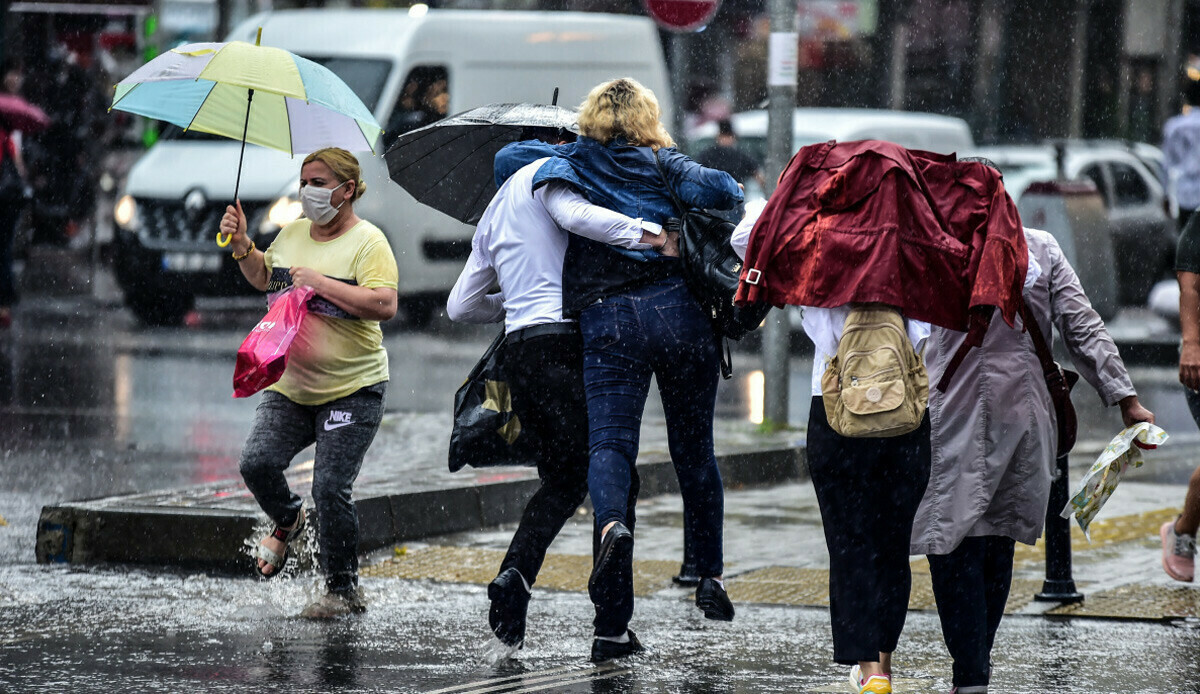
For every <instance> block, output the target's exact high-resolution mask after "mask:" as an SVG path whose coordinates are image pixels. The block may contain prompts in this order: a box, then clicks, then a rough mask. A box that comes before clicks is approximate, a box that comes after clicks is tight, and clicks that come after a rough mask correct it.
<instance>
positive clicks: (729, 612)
mask: <svg viewBox="0 0 1200 694" xmlns="http://www.w3.org/2000/svg"><path fill="white" fill-rule="evenodd" d="M696 607H699V608H700V609H701V610H704V616H705V617H707V618H708V619H715V620H718V621H721V622H732V621H733V603H732V602H730V600H729V595H728V594H726V593H725V589H724V588H722V587H721V584H720V583H717V580H716V579H715V578H702V579H700V585H699V586H698V587H697V588H696Z"/></svg>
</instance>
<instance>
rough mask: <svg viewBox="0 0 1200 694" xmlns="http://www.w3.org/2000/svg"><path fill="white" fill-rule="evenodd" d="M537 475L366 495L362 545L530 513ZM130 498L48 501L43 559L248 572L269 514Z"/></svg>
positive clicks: (40, 546)
mask: <svg viewBox="0 0 1200 694" xmlns="http://www.w3.org/2000/svg"><path fill="white" fill-rule="evenodd" d="M717 464H718V465H719V466H720V468H721V476H722V479H723V481H724V484H725V487H726V488H730V489H739V488H744V487H753V486H768V485H773V484H779V483H782V482H788V481H794V480H798V479H804V478H806V477H807V474H808V471H807V467H806V465H805V459H804V449H803V448H802V447H772V448H746V449H744V450H735V451H732V452H726V453H722V454H719V455H718V456H717ZM638 472H639V474H640V475H641V483H642V487H641V495H642V496H643V497H649V496H656V495H659V494H667V493H674V492H678V489H679V486H678V483H677V481H676V478H675V471H674V468H673V467H672V466H671V463H670V461H669V460H667V459H662V458H652V459H643V460H641V461H639V463H638ZM228 486H229V483H228V482H225V483H217V484H208V485H200V486H197V487H189V488H185V489H182V490H178V496H180V497H192V496H201V495H203V493H204V492H205V490H209V489H212V490H215V489H218V488H222V487H224V488H227V487H228ZM537 488H538V481H537V480H536V479H520V480H508V481H501V482H495V483H489V484H479V485H472V486H460V487H449V488H445V489H436V490H429V491H418V492H402V493H397V494H389V495H381V496H371V497H362V498H358V499H357V500H356V506H357V509H358V522H359V546H358V550H359V552H360V553H366V552H372V551H375V550H378V549H382V548H384V547H387V546H390V545H394V544H396V543H399V542H406V541H409V540H416V539H420V538H424V537H429V536H432V535H442V534H446V533H454V532H465V531H471V530H479V529H483V528H488V527H494V526H496V525H500V524H503V523H511V522H515V521H517V520H519V519H520V517H521V513H522V511H523V510H524V508H525V504H526V502H527V501H528V500H529V498H530V497H531V496H532V495H533V493H534V492H535V491H536V490H537ZM123 498H125V499H128V497H113V498H109V499H95V500H89V501H79V502H72V503H67V504H59V505H55V506H46V507H44V508H43V509H42V513H41V517H40V518H39V519H38V528H37V544H36V555H37V561H38V563H39V564H45V563H56V562H57V563H69V564H102V563H117V564H138V565H155V566H178V567H185V568H191V569H201V570H208V571H218V572H235V571H236V572H238V573H244V569H245V566H246V561H247V560H246V548H245V545H244V540H246V539H247V538H248V537H250V535H251V534H252V533H253V532H254V528H255V527H256V526H258V525H259V524H260V523H262V518H261V516H260V515H258V514H257V513H251V512H245V511H234V510H227V509H215V508H203V507H194V506H193V507H184V506H165V505H164V506H147V505H144V504H142V505H138V504H137V503H136V502H132V501H131V500H128V501H124V502H123V501H122V499H123Z"/></svg>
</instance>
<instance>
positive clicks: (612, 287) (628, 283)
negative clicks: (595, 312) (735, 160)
mask: <svg viewBox="0 0 1200 694" xmlns="http://www.w3.org/2000/svg"><path fill="white" fill-rule="evenodd" d="M544 157H551V159H550V160H549V161H547V162H546V163H544V164H542V166H541V168H540V169H538V172H537V174H535V175H534V179H533V185H534V187H535V188H536V187H537V186H539V185H542V184H544V183H548V182H550V181H555V180H557V181H564V182H566V183H570V184H571V185H573V186H574V187H575V188H576V189H577V190H579V192H580V194H582V195H583V196H584V197H585V198H587V200H588V201H589V202H591V203H592V204H594V205H599V206H600V207H606V208H608V209H610V210H614V211H616V212H621V213H623V214H626V215H628V216H630V217H641V218H642V219H645V220H646V221H650V222H656V223H658V224H662V223H663V222H665V221H666V220H667V219H668V218H670V217H678V216H679V214H680V213H679V212H678V211H677V210H676V209H675V204H674V203H673V202H672V201H671V196H670V194H669V193H668V192H667V190H666V185H665V183H664V181H663V178H662V175H661V174H659V172H658V167H657V166H656V165H655V163H654V153H653V152H652V151H651V149H650V148H649V147H632V146H630V145H628V144H627V143H625V142H624V141H622V140H614V141H613V142H612V143H610V144H609V145H607V146H605V145H602V144H600V143H599V142H597V141H596V140H593V139H591V138H587V137H581V138H579V140H578V141H577V142H573V143H571V144H566V145H548V144H546V143H544V142H541V141H538V140H530V141H527V142H514V143H512V144H510V145H508V146H506V147H505V148H504V149H502V150H500V152H499V153H497V154H496V161H495V175H496V184H497V186H499V185H501V184H503V183H504V181H506V180H507V179H508V177H509V176H511V175H512V174H514V173H515V172H516V171H517V170H518V169H520V168H521V167H522V166H525V165H527V164H529V163H530V162H533V161H537V160H538V159H541V158H544ZM659 157H660V159H661V160H662V165H663V170H665V171H666V173H667V177H668V178H670V179H671V186H672V188H673V189H674V190H675V194H676V195H678V196H679V198H680V200H681V201H682V202H683V203H684V204H685V205H692V206H694V207H699V208H713V209H726V208H729V207H733V206H735V205H737V203H738V202H740V201H741V200H742V191H741V188H739V187H738V184H737V181H735V180H734V179H733V177H732V176H730V175H729V174H727V173H725V172H724V171H717V170H716V169H706V168H704V167H703V166H700V165H699V164H697V163H696V162H694V161H692V160H691V159H689V158H687V157H686V156H684V155H683V154H680V153H679V152H678V151H676V150H675V149H661V150H659ZM678 272H679V260H678V259H677V258H668V257H666V256H664V255H662V254H660V253H659V252H658V251H653V250H644V251H634V250H628V249H624V248H618V247H616V246H608V245H604V244H602V243H598V242H596V241H592V240H590V239H585V238H583V237H582V236H577V235H575V234H571V235H570V240H569V241H568V244H567V255H566V258H565V260H564V263H563V315H564V316H568V317H576V316H578V315H579V312H580V311H581V310H582V309H583V308H584V307H586V306H588V305H590V304H591V303H592V302H594V301H596V300H597V299H601V298H604V297H606V296H611V295H614V294H620V293H622V292H624V291H627V290H629V289H632V288H635V287H638V286H641V285H643V284H646V283H649V282H655V281H658V280H660V279H663V278H665V277H669V276H672V275H677V274H678Z"/></svg>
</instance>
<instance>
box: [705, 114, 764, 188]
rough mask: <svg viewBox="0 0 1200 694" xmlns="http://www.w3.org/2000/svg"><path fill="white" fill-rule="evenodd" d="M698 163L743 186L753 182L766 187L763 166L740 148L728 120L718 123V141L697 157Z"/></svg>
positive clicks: (724, 119)
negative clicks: (722, 173)
mask: <svg viewBox="0 0 1200 694" xmlns="http://www.w3.org/2000/svg"><path fill="white" fill-rule="evenodd" d="M696 163H698V164H700V165H701V166H707V167H708V168H710V169H717V170H718V171H724V172H725V173H727V174H729V175H730V176H733V178H734V180H735V181H737V182H738V183H740V184H742V185H743V186H744V185H746V183H747V182H748V181H751V180H754V181H756V182H757V183H758V185H759V187H760V188H761V187H762V186H763V185H764V183H763V174H762V165H761V164H760V163H759V162H758V161H756V160H755V159H754V157H752V156H750V155H749V154H747V153H746V152H744V151H743V150H742V149H741V148H740V147H739V146H738V138H737V133H735V132H734V131H733V123H732V122H731V121H730V120H729V119H728V118H723V119H721V120H720V121H717V139H716V141H715V142H714V143H713V144H712V145H711V146H709V147H706V148H705V149H704V150H703V151H702V152H700V153H699V154H697V155H696Z"/></svg>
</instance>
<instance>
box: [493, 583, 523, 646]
mask: <svg viewBox="0 0 1200 694" xmlns="http://www.w3.org/2000/svg"><path fill="white" fill-rule="evenodd" d="M488 600H491V601H492V607H491V609H490V610H488V624H490V625H491V626H492V632H493V633H494V634H496V638H498V639H500V641H501V642H502V643H503V644H504V645H505V646H509V647H514V646H515V647H520V646H521V645H522V644H523V643H524V641H525V614H526V612H527V611H528V609H529V591H527V590H525V581H523V580H522V579H521V572H519V571H517V570H516V569H505V570H503V571H501V572H500V575H499V576H497V577H496V578H495V579H493V580H492V582H491V583H489V584H488Z"/></svg>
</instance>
